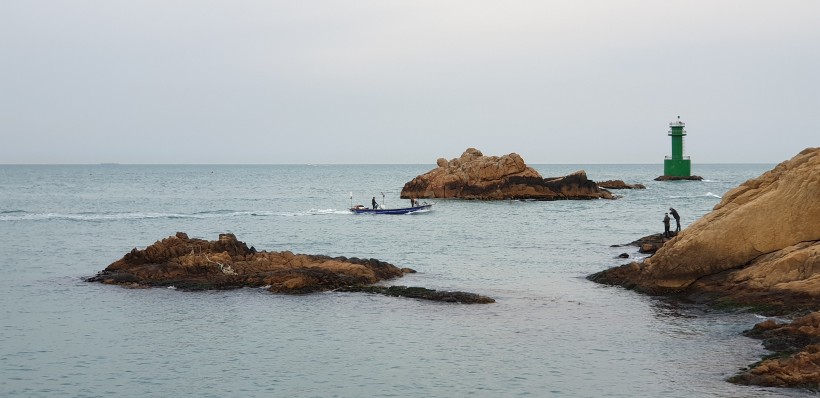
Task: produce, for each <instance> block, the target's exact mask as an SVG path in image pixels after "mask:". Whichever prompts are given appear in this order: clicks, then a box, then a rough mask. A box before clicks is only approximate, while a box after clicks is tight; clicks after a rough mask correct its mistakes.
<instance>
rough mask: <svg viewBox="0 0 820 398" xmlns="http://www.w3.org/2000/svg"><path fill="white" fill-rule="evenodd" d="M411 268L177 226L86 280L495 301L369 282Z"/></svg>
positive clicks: (134, 285)
mask: <svg viewBox="0 0 820 398" xmlns="http://www.w3.org/2000/svg"><path fill="white" fill-rule="evenodd" d="M414 272H416V271H414V270H412V269H409V268H398V267H396V266H395V265H393V264H389V263H386V262H384V261H380V260H376V259H360V258H355V257H352V258H347V257H329V256H322V255H306V254H293V253H291V252H288V251H285V252H267V251H257V250H256V249H255V248H254V247H248V245H247V244H245V243H244V242H241V241H239V240H237V238H236V236H234V235H233V234H220V235H219V239H218V240H215V241H206V240H203V239H195V238H189V237H188V235H187V234H185V233H183V232H177V234H176V235H175V236H170V237H168V238H165V239H162V240H160V241H157V242H155V243H154V244H152V245H150V246H148V247H146V248H145V249H143V250H138V249H136V248H134V249H133V250H132V251H131V252H129V253H127V254H125V255H124V256H123V257H122V258H121V259H120V260H117V261H115V262H113V263H111V264H110V265H109V266H108V267H106V268H105V269H104V270H102V271H100V272H99V273H97V275H95V276H93V277H91V278H88V279H87V281H88V282H99V283H105V284H114V285H121V286H124V287H130V288H146V287H170V286H173V287H175V288H177V289H181V290H186V291H198V290H227V289H238V288H243V287H255V288H262V287H265V288H267V290H268V291H270V292H272V293H285V294H306V293H313V292H320V291H348V292H355V291H359V292H367V293H381V294H385V295H388V296H400V297H411V298H418V299H424V300H433V301H443V302H456V303H463V304H486V303H493V302H495V300H493V299H492V298H490V297H485V296H481V295H478V294H474V293H465V292H441V291H435V290H430V289H425V288H420V287H415V288H408V287H404V286H401V287H386V286H373V285H374V284H376V283H378V282H381V281H385V280H390V279H394V278H399V277H402V276H403V275H405V274H408V273H414Z"/></svg>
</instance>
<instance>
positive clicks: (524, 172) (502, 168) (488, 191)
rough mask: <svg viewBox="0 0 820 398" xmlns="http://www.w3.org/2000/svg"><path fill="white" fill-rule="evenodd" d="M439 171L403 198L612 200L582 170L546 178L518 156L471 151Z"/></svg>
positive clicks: (441, 162)
mask: <svg viewBox="0 0 820 398" xmlns="http://www.w3.org/2000/svg"><path fill="white" fill-rule="evenodd" d="M436 164H437V166H438V167H437V168H435V169H433V170H430V171H429V172H427V173H425V174H422V175H420V176H418V177H416V178H414V179H413V180H411V181H410V182H408V183H406V184H405V185H404V187H403V188H402V190H401V197H402V198H403V199H407V198H458V199H478V200H501V199H532V200H561V199H613V196H612V194H611V193H610V192H609V191H607V190H606V189H602V188H600V187H599V186H598V185H597V184H596V183H595V182H594V181H591V180H589V179H588V178H587V175H586V173H585V172H584V171H583V170H581V171H577V172H575V173H572V174H570V175H568V176H564V177H556V178H543V177H541V175H540V174H539V173H538V172H537V171H535V169H533V168H532V167H529V166H527V165H526V164H525V163H524V159H522V158H521V156H519V155H518V154H516V153H510V154H508V155H504V156H500V157H499V156H484V154H482V153H481V151H479V150H477V149H475V148H468V149H467V150H466V151H464V153H463V154H462V155H461V157H458V158H455V159H452V160H449V161H448V160H446V159H443V158H441V159H438V161H437V162H436Z"/></svg>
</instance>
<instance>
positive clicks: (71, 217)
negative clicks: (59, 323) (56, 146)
mask: <svg viewBox="0 0 820 398" xmlns="http://www.w3.org/2000/svg"><path fill="white" fill-rule="evenodd" d="M349 213H350V212H349V211H347V210H337V209H310V210H305V211H296V212H276V211H266V210H261V211H250V210H214V211H202V212H194V213H161V212H99V213H98V212H80V213H58V212H46V213H33V212H27V211H24V210H12V211H2V212H0V222H4V221H54V220H65V221H77V222H107V221H124V220H151V219H219V218H233V217H303V216H322V215H329V214H349Z"/></svg>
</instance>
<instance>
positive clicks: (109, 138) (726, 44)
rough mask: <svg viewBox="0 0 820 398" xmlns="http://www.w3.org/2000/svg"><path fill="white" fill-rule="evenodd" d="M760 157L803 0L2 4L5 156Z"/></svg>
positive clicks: (819, 25) (795, 120)
mask: <svg viewBox="0 0 820 398" xmlns="http://www.w3.org/2000/svg"><path fill="white" fill-rule="evenodd" d="M677 115H680V116H681V120H683V121H685V122H686V130H687V132H688V133H689V135H688V136H687V140H686V154H687V155H690V156H691V157H692V161H693V163H734V162H742V163H776V162H780V161H782V160H786V159H788V158H790V157H792V156H794V155H795V154H796V153H797V152H799V151H800V150H802V149H804V148H806V147H809V146H818V145H820V138H818V137H820V133H818V130H820V128H818V124H817V122H818V121H819V120H818V119H820V1H815V0H806V1H788V0H786V1H748V0H743V1H721V0H709V1H699V0H694V1H693V0H686V1H656V0H647V1H624V0H618V1H610V0H606V1H543V0H542V1H516V0H511V1H484V0H464V1H446V0H431V1H419V0H415V1H409V0H408V1H394V0H371V1H343V0H335V1H310V0H306V1H302V0H299V1H292V0H289V1H276V0H268V1H261V0H260V1H243V0H239V1H236V0H232V1H205V0H189V1H176V0H161V1H152V0H146V1H134V0H128V1H119V0H99V1H82V0H76V1H59V0H0V137H2V142H0V164H7V163H99V162H120V163H262V164H268V163H421V164H426V163H429V164H434V163H435V161H436V159H437V158H439V157H445V158H448V159H449V158H453V157H457V156H459V155H461V153H462V152H463V151H464V150H465V149H466V148H468V147H475V148H478V149H480V150H481V151H483V152H484V154H485V155H503V154H506V153H510V152H517V153H518V154H520V155H521V156H522V157H523V158H524V160H525V161H526V162H527V163H533V164H534V163H581V164H588V163H661V162H662V161H663V157H664V156H665V155H669V154H670V152H671V150H670V146H671V145H670V141H669V137H668V136H667V131H668V128H669V126H668V123H669V122H670V121H672V120H673V119H674V118H675V117H676V116H677Z"/></svg>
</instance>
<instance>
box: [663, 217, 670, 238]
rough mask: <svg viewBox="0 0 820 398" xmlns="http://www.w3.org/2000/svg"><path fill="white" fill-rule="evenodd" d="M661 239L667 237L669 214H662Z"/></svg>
mask: <svg viewBox="0 0 820 398" xmlns="http://www.w3.org/2000/svg"><path fill="white" fill-rule="evenodd" d="M663 237H664V238H668V237H669V213H663Z"/></svg>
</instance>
